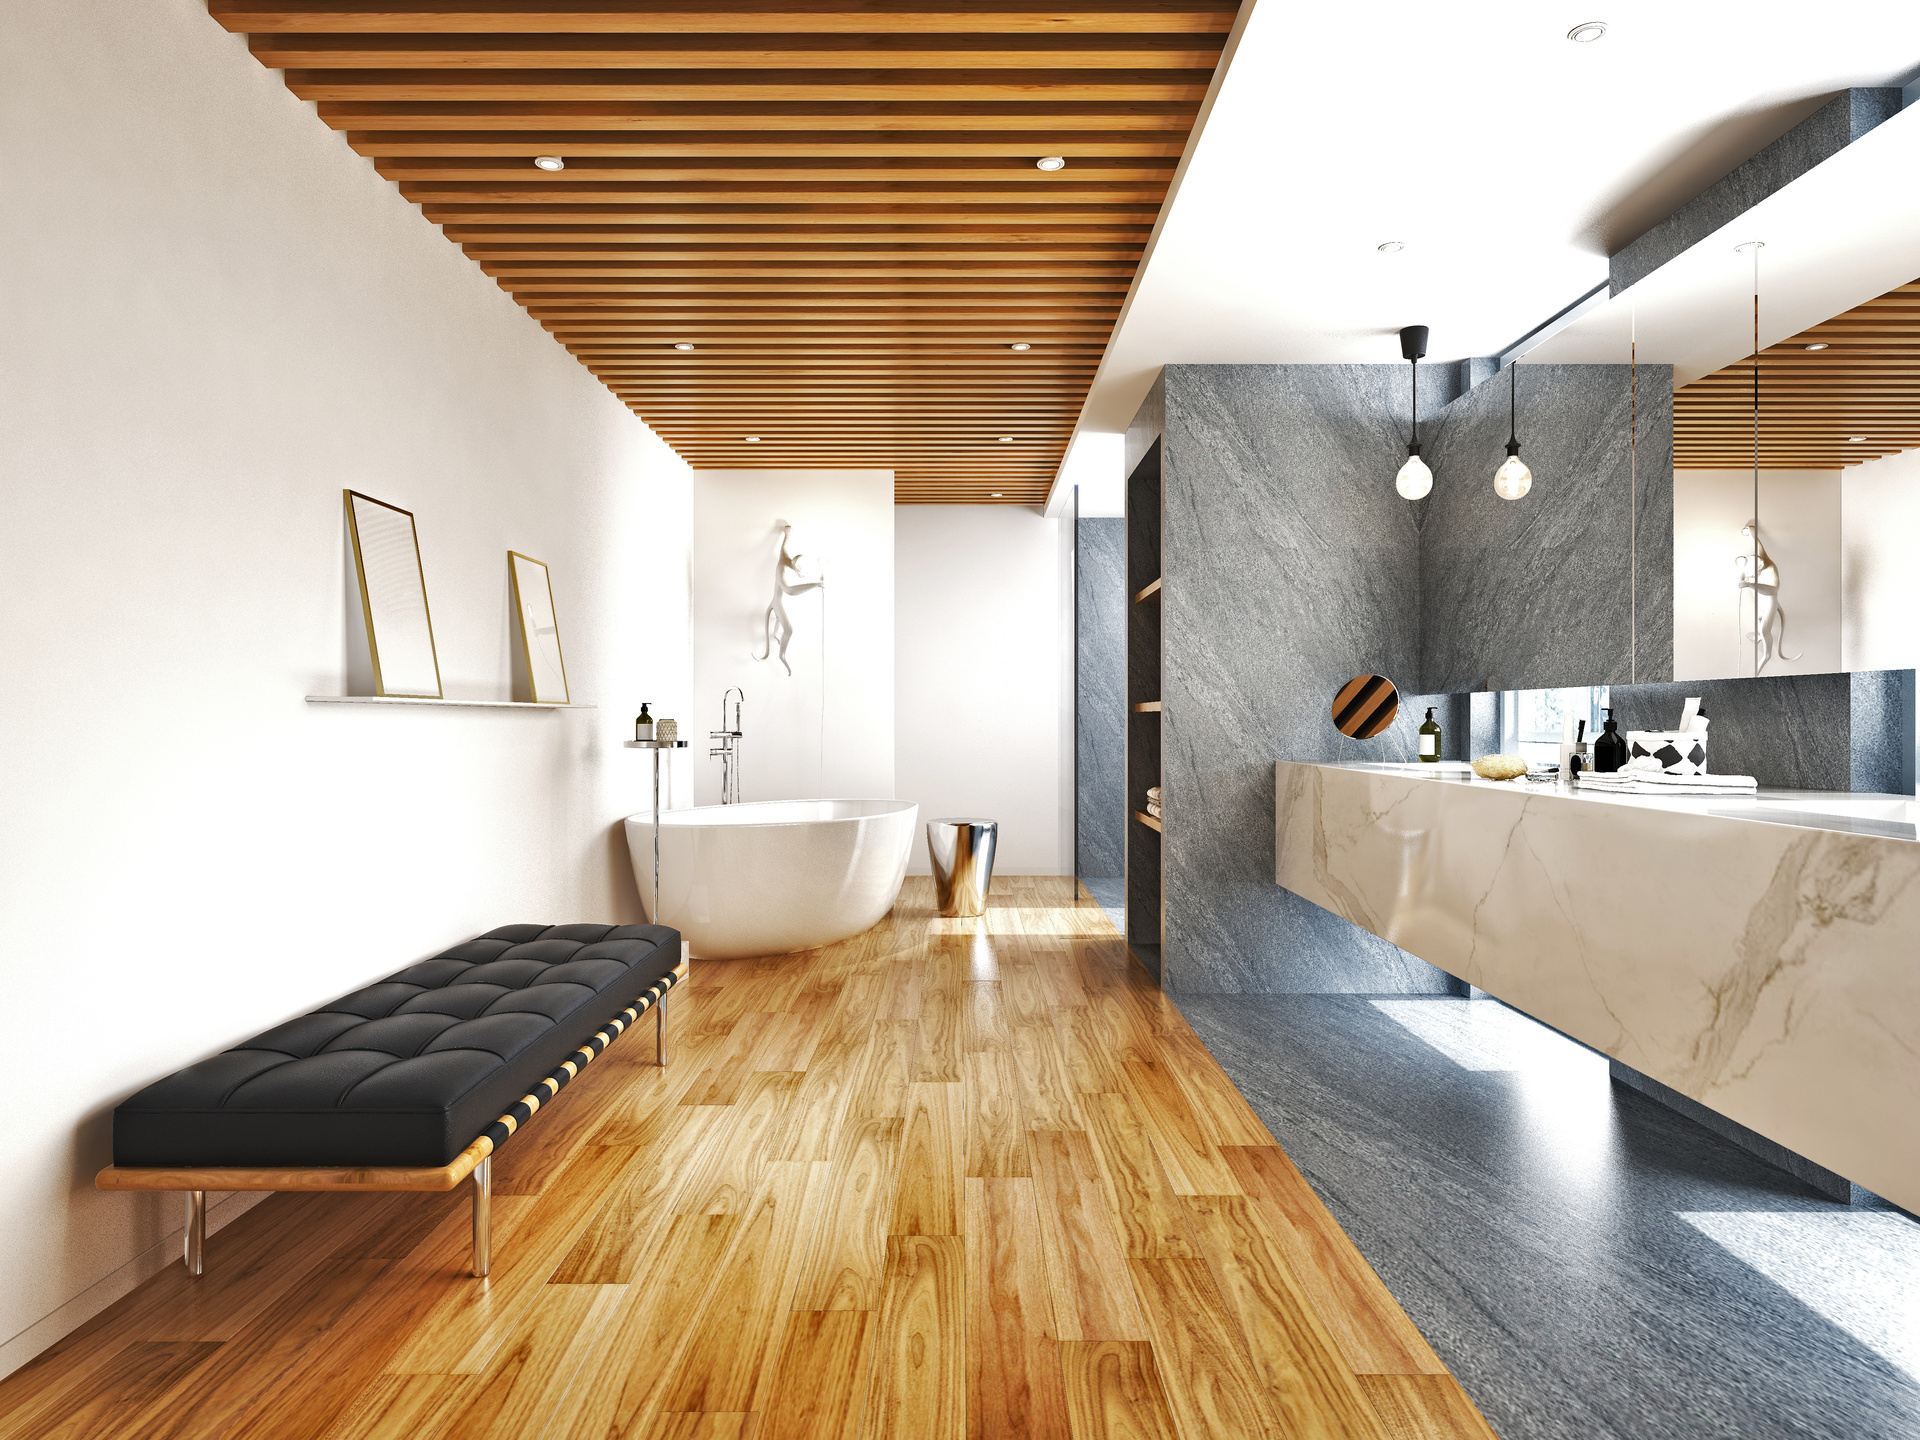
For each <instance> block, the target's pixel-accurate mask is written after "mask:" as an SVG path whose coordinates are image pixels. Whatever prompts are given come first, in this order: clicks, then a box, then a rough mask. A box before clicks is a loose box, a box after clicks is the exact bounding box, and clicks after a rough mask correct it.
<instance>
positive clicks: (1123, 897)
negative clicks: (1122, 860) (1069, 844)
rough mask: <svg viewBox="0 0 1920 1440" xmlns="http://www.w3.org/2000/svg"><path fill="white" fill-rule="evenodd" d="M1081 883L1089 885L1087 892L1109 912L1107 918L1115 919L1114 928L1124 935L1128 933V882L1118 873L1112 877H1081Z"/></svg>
mask: <svg viewBox="0 0 1920 1440" xmlns="http://www.w3.org/2000/svg"><path fill="white" fill-rule="evenodd" d="M1080 883H1081V884H1082V885H1084V886H1086V887H1087V893H1088V894H1089V895H1091V896H1093V898H1094V899H1095V900H1096V901H1097V902H1098V903H1099V905H1100V908H1101V909H1102V910H1104V911H1106V912H1107V918H1108V919H1109V920H1111V921H1113V928H1114V929H1116V930H1118V931H1119V932H1120V933H1121V934H1122V935H1124V934H1126V933H1127V882H1126V880H1125V879H1124V878H1123V877H1121V876H1118V875H1115V876H1111V877H1101V876H1095V877H1094V878H1093V879H1091V880H1090V879H1088V878H1087V877H1086V876H1085V875H1082V876H1081V877H1080Z"/></svg>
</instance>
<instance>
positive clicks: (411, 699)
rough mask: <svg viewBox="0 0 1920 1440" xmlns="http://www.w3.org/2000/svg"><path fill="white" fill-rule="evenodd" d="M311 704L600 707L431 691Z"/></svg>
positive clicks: (319, 699) (318, 698)
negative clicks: (451, 696)
mask: <svg viewBox="0 0 1920 1440" xmlns="http://www.w3.org/2000/svg"><path fill="white" fill-rule="evenodd" d="M307 703H308V704H309V705H454V706H459V707H461V708H463V709H468V710H598V709H599V708H600V707H599V706H598V705H561V704H557V703H549V702H547V701H540V700H436V699H435V698H434V697H433V696H431V695H309V696H307Z"/></svg>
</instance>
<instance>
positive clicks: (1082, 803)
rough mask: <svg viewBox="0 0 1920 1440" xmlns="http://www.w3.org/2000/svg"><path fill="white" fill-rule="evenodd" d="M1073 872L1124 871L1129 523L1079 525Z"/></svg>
mask: <svg viewBox="0 0 1920 1440" xmlns="http://www.w3.org/2000/svg"><path fill="white" fill-rule="evenodd" d="M1074 545H1075V559H1074V629H1075V634H1074V731H1075V736H1074V759H1075V770H1074V775H1075V779H1074V783H1075V787H1076V795H1075V807H1074V814H1075V827H1074V831H1075V841H1074V845H1075V857H1074V863H1075V867H1076V873H1078V874H1080V875H1082V876H1091V877H1095V878H1118V877H1120V876H1122V875H1124V874H1126V869H1127V853H1126V819H1127V780H1126V767H1127V653H1126V643H1127V640H1126V636H1127V522H1126V521H1125V520H1120V519H1104V518H1102V519H1087V520H1081V521H1080V522H1078V524H1077V525H1076V526H1075V527H1074Z"/></svg>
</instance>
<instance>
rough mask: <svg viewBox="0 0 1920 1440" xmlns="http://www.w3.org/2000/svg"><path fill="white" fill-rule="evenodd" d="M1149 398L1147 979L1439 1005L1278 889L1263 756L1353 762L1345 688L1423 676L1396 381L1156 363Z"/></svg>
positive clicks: (1358, 373) (1414, 973)
mask: <svg viewBox="0 0 1920 1440" xmlns="http://www.w3.org/2000/svg"><path fill="white" fill-rule="evenodd" d="M1162 385H1163V387H1164V388H1163V391H1162V397H1163V398H1162V399H1161V400H1160V401H1159V402H1158V403H1160V404H1162V405H1163V406H1164V416H1165V419H1164V425H1165V432H1164V433H1165V448H1164V451H1163V455H1162V462H1163V465H1164V477H1165V478H1164V484H1165V513H1164V517H1163V524H1162V547H1163V573H1164V575H1165V580H1166V589H1165V594H1164V599H1163V601H1162V604H1161V610H1162V625H1163V627H1164V629H1163V641H1164V646H1163V657H1162V683H1163V694H1162V698H1163V700H1164V703H1165V705H1166V710H1165V713H1164V714H1163V715H1162V717H1161V721H1160V724H1161V727H1162V729H1161V764H1162V770H1161V774H1162V784H1163V786H1164V787H1165V792H1166V812H1167V815H1166V835H1165V838H1164V840H1163V842H1162V843H1163V846H1164V854H1165V871H1164V873H1165V898H1166V940H1165V946H1166V948H1165V951H1164V954H1163V957H1162V971H1161V976H1162V983H1163V984H1164V985H1166V987H1167V988H1168V989H1169V990H1170V991H1173V992H1175V993H1176V994H1178V993H1222V992H1226V993H1244V992H1261V993H1281V992H1329V991H1349V992H1350V991H1361V992H1369V991H1406V990H1429V991H1434V992H1436V993H1443V992H1444V990H1445V988H1446V986H1445V980H1444V977H1441V976H1440V975H1439V972H1437V971H1435V970H1433V968H1432V967H1431V966H1428V965H1426V964H1425V963H1424V962H1422V961H1419V960H1416V959H1414V958H1413V957H1412V956H1409V955H1406V954H1405V953H1404V952H1402V951H1400V950H1398V949H1396V948H1395V947H1394V946H1392V945H1389V944H1387V943H1386V942H1385V941H1382V940H1379V939H1378V938H1376V937H1374V936H1371V935H1368V934H1367V933H1366V932H1364V931H1361V930H1359V929H1357V928H1356V927H1355V926H1352V925H1349V924H1348V923H1347V922H1346V921H1345V920H1342V919H1340V918H1339V917H1338V916H1335V915H1333V914H1331V913H1329V912H1328V911H1325V910H1322V909H1320V908H1319V907H1318V906H1315V905H1313V904H1310V903H1309V902H1307V901H1305V900H1302V899H1300V898H1299V897H1298V896H1295V895H1292V894H1291V893H1289V892H1287V891H1285V890H1282V889H1280V888H1279V887H1278V886H1276V885H1275V884H1274V883H1273V813H1274V812H1273V804H1274V795H1273V761H1274V759H1276V758H1287V759H1297V760H1330V759H1334V758H1337V756H1338V755H1339V754H1340V753H1341V750H1342V746H1343V743H1344V744H1345V745H1346V746H1347V748H1348V750H1349V751H1351V750H1352V749H1353V748H1354V745H1355V742H1345V741H1343V737H1342V736H1341V735H1340V734H1339V732H1338V731H1336V730H1335V729H1334V728H1333V724H1332V717H1331V714H1330V709H1329V707H1330V705H1331V701H1332V698H1333V695H1334V692H1335V691H1336V690H1337V689H1338V688H1339V687H1340V685H1342V684H1343V683H1344V682H1346V681H1347V680H1349V679H1351V678H1352V677H1353V676H1355V675H1357V674H1365V673H1368V672H1376V671H1377V672H1380V673H1384V674H1387V675H1391V676H1397V677H1401V678H1402V679H1405V680H1408V681H1409V682H1410V680H1411V677H1412V676H1414V675H1415V674H1417V673H1418V668H1419V664H1418V662H1419V653H1418V632H1417V626H1416V623H1415V613H1416V601H1417V584H1418V574H1419V563H1418V534H1417V531H1416V529H1415V525H1414V516H1413V513H1412V507H1410V506H1408V505H1407V503H1406V502H1405V501H1403V500H1401V499H1400V498H1399V497H1398V496H1397V495H1396V494H1395V493H1394V490H1393V485H1392V475H1393V471H1394V470H1395V469H1396V468H1398V464H1399V461H1398V459H1397V458H1396V455H1397V454H1399V453H1404V447H1405V444H1406V440H1405V435H1404V431H1403V425H1404V417H1405V415H1406V413H1407V405H1408V376H1407V373H1406V368H1405V367H1395V366H1364V365H1363V366H1334V365H1294V366H1287V365H1282V366H1238V365H1214V366H1169V367H1168V368H1167V369H1166V370H1165V371H1164V372H1163V376H1162ZM1152 423H1153V419H1152V417H1143V422H1142V428H1143V430H1144V429H1146V428H1148V427H1150V426H1151V424H1152ZM1418 723H1419V720H1418V716H1417V715H1409V714H1408V713H1406V712H1405V711H1403V713H1402V715H1401V717H1400V719H1399V720H1398V722H1397V723H1396V727H1395V732H1396V733H1395V736H1394V737H1393V739H1391V740H1389V739H1388V738H1387V737H1382V739H1381V740H1377V741H1374V742H1361V743H1371V744H1373V745H1375V746H1380V745H1383V744H1385V745H1391V744H1394V743H1398V744H1399V745H1400V746H1402V747H1404V748H1407V749H1410V748H1411V735H1412V731H1413V729H1414V727H1416V726H1417V725H1418Z"/></svg>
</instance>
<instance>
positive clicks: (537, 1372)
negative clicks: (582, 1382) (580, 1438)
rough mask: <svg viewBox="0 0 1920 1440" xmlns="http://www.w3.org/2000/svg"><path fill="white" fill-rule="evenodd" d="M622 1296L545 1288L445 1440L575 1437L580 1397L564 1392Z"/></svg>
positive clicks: (618, 1291) (595, 1289) (604, 1290)
mask: <svg viewBox="0 0 1920 1440" xmlns="http://www.w3.org/2000/svg"><path fill="white" fill-rule="evenodd" d="M626 1293H627V1287H626V1286H624V1285H547V1286H544V1287H542V1289H541V1291H540V1293H539V1295H538V1296H536V1297H535V1299H534V1301H533V1303H532V1304H531V1305H529V1306H528V1307H527V1310H526V1313H525V1314H524V1315H523V1316H522V1317H521V1319H520V1321H519V1323H518V1324H516V1325H515V1326H514V1329H513V1333H512V1334H511V1335H509V1336H508V1338H507V1340H506V1341H505V1343H503V1344H502V1345H501V1346H500V1347H499V1348H498V1349H497V1350H495V1351H494V1354H493V1358H492V1360H491V1361H489V1362H488V1364H487V1368H486V1369H485V1370H483V1371H482V1372H481V1373H480V1378H479V1380H478V1382H477V1383H476V1384H475V1385H474V1386H473V1388H472V1389H471V1390H470V1391H469V1392H468V1394H467V1396H466V1401H465V1403H464V1404H463V1405H461V1406H460V1408H459V1409H458V1410H457V1411H455V1412H454V1415H453V1418H452V1419H451V1421H450V1422H449V1423H448V1424H447V1427H446V1428H445V1429H444V1430H443V1431H442V1432H441V1436H442V1440H509V1437H513V1436H519V1435H542V1434H546V1433H548V1432H549V1431H551V1432H553V1433H555V1434H560V1435H567V1434H571V1433H573V1430H572V1422H573V1418H574V1416H575V1415H576V1414H577V1413H578V1412H579V1410H580V1409H581V1406H582V1403H583V1401H584V1399H585V1396H584V1395H582V1394H578V1393H571V1394H570V1393H569V1392H572V1391H574V1390H575V1389H576V1387H577V1384H578V1381H579V1373H580V1365H581V1362H582V1361H583V1360H584V1359H585V1358H586V1357H587V1356H588V1355H589V1354H591V1353H592V1351H593V1349H594V1347H595V1345H596V1343H597V1342H598V1340H599V1338H600V1332H601V1330H602V1329H603V1328H604V1327H605V1326H606V1324H607V1321H608V1320H609V1319H610V1318H611V1317H612V1315H613V1312H614V1310H615V1309H616V1308H617V1307H618V1306H619V1304H620V1302H621V1301H622V1300H623V1299H624V1298H625V1297H626ZM569 1402H571V1403H569Z"/></svg>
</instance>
